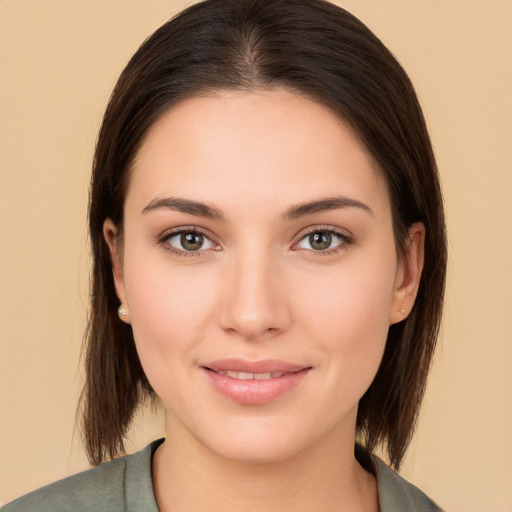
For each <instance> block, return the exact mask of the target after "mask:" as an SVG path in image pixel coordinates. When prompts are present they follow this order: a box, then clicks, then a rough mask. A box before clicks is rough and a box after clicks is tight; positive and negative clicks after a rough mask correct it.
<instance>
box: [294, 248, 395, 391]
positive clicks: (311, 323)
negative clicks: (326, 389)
mask: <svg viewBox="0 0 512 512" xmlns="http://www.w3.org/2000/svg"><path fill="white" fill-rule="evenodd" d="M395 266H396V264H395V260H394V259H393V258H391V257H390V258H387V261H386V258H381V264H379V263H375V262H373V264H370V262H368V264H358V265H347V266H346V267H340V268H339V269H338V270H336V271H331V272H330V273H329V276H328V279H325V280H320V283H321V282H324V283H325V284H326V286H319V285H318V284H319V281H318V279H315V280H311V281H310V282H309V283H308V282H307V281H306V282H305V283H304V286H303V289H302V290H301V291H300V292H299V293H298V294H297V297H300V299H299V300H300V304H297V306H296V309H297V310H300V311H302V314H300V318H301V322H302V323H303V324H304V325H305V328H306V329H307V332H308V335H307V338H308V339H310V340H315V345H316V346H317V347H321V348H322V352H323V353H324V354H329V356H330V357H329V361H328V364H329V367H330V368H329V371H330V376H331V379H333V380H339V381H340V383H341V385H342V386H348V387H350V386H354V387H355V388H357V390H356V393H360V394H362V393H364V391H366V388H367V387H368V386H369V384H370V383H371V381H372V380H373V377H374V376H375V373H376V372H377V369H378V367H379V364H380V361H381V359H382V355H383V352H384V348H385V345H386V339H387V334H388V330H389V310H390V307H391V301H392V297H393V289H394V269H395Z"/></svg>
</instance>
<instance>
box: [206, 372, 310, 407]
mask: <svg viewBox="0 0 512 512" xmlns="http://www.w3.org/2000/svg"><path fill="white" fill-rule="evenodd" d="M310 369H311V368H304V369H303V370H300V371H298V372H293V373H285V374H284V375H282V376H281V377H276V378H274V379H265V380H255V379H253V380H241V379H235V378H233V377H228V376H227V375H221V374H219V373H215V372H214V371H212V370H208V369H206V368H203V370H204V371H205V373H206V375H207V376H208V377H209V378H210V381H211V383H212V384H213V386H214V388H215V389H216V390H217V391H218V392H220V393H221V394H222V395H224V396H226V397H228V398H229V399H231V400H232V401H233V402H237V403H239V404H245V405H260V404H265V403H267V402H271V401H273V400H275V399H277V398H279V397H280V396H281V395H284V394H285V393H286V392H288V391H290V390H291V389H292V388H294V387H295V386H297V385H298V384H299V383H300V382H301V381H302V379H303V378H304V377H305V376H306V375H307V374H308V373H309V370H310Z"/></svg>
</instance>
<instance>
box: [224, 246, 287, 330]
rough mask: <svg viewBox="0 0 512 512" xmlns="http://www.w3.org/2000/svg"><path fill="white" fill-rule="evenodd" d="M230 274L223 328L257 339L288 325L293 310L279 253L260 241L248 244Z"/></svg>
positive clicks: (237, 256)
mask: <svg viewBox="0 0 512 512" xmlns="http://www.w3.org/2000/svg"><path fill="white" fill-rule="evenodd" d="M226 274H227V275H226V276H225V277H226V281H225V293H226V295H225V300H224V301H222V308H221V319H220V320H221V326H222V328H223V329H225V330H227V331H230V332H237V333H238V334H239V335H240V336H241V337H243V338H247V339H253V338H257V337H260V336H263V335H268V334H270V333H274V334H275V333H277V332H279V331H282V330H283V329H285V328H286V326H287V324H288V322H289V317H290V313H289V310H288V304H287V301H286V295H285V293H283V292H284V290H283V287H282V285H283V283H282V279H280V274H281V278H282V273H281V272H280V265H279V258H278V257H277V255H276V254H273V252H272V251H271V250H270V249H269V248H264V247H261V246H257V245H256V244H251V245H249V246H246V247H244V248H241V249H240V250H239V251H236V253H235V254H233V256H232V260H231V261H230V262H229V265H228V268H227V270H226Z"/></svg>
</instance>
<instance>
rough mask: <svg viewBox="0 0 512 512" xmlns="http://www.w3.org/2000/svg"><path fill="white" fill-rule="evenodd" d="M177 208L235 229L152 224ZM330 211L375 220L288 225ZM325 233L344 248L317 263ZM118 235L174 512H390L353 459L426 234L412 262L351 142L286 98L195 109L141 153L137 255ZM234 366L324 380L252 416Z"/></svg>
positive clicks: (159, 479)
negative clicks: (218, 369) (287, 368)
mask: <svg viewBox="0 0 512 512" xmlns="http://www.w3.org/2000/svg"><path fill="white" fill-rule="evenodd" d="M169 197H173V198H176V197H179V198H185V199H187V200H193V201H196V202H202V203H206V204H207V205H209V206H210V207H213V208H215V209H216V210H215V211H216V212H217V213H221V214H222V216H223V218H222V219H220V218H209V217H205V216H203V215H197V214H196V213H198V212H192V213H190V212H189V213H186V212H183V211H176V210H175V209H172V208H168V207H165V206H162V204H160V206H159V207H158V206H156V207H155V205H157V202H158V201H159V200H162V199H163V198H169ZM333 197H343V198H349V199H350V200H352V201H357V202H359V203H361V204H356V205H355V206H354V205H350V204H349V205H348V206H347V205H344V206H343V205H341V206H342V207H337V208H331V209H327V210H323V211H317V212H313V213H312V212H309V213H308V214H307V215H301V216H288V217H286V215H285V214H286V213H287V212H289V211H290V209H291V208H294V207H296V206H297V205H301V204H304V203H309V202H312V201H318V200H320V199H325V198H333ZM148 205H151V206H149V208H148ZM361 205H363V206H361ZM331 206H332V205H331ZM338 206H339V205H338ZM199 213H200V212H199ZM192 228H194V229H196V230H200V231H201V233H204V235H205V236H206V237H207V238H204V239H203V242H202V243H203V245H202V246H201V248H200V249H199V250H188V251H186V250H185V248H184V247H183V245H180V243H181V238H180V236H181V235H176V231H180V230H181V231H186V230H188V231H190V230H191V229H192ZM173 230H174V231H173ZM312 230H313V231H315V230H316V233H317V236H324V238H325V237H327V239H328V237H329V235H328V234H327V235H326V230H334V231H335V232H337V233H338V234H333V235H331V239H330V241H328V244H327V246H328V247H327V248H326V249H323V248H320V249H319V248H318V247H319V246H318V245H315V244H312V240H311V238H310V235H311V231H312ZM104 234H105V239H106V240H107V243H108V244H109V247H110V249H111V252H112V257H113V263H114V269H113V271H114V278H115V283H116V289H117V293H118V297H119V300H120V301H121V302H122V303H123V304H124V305H125V309H126V310H127V313H128V314H127V316H126V317H124V318H123V320H124V321H126V322H128V323H131V325H132V328H133V333H134V338H135V342H136V345H137V350H138V353H139V356H140V359H141V362H142V365H143V368H144V370H145V372H146V375H147V376H148V379H149V381H150V383H151V384H152V386H153V388H154V390H155V391H156V393H157V394H158V396H159V397H160V398H161V400H162V402H163V404H164V406H165V410H166V441H165V443H163V444H162V445H161V446H160V448H159V449H158V450H157V452H156V454H155V457H154V460H153V479H154V488H155V495H156V498H157V502H158V505H159V507H160V509H161V510H162V511H163V512H165V511H167V510H179V511H188V510H190V511H192V510H193V511H197V510H210V511H211V510H222V511H226V510H227V511H230V510H237V511H239V510H244V511H252V510H262V509H264V510H267V511H272V510H280V511H282V510H294V511H313V510H322V511H330V510H333V511H334V510H336V511H340V510H351V511H358V510H367V511H368V510H370V511H372V510H373V511H377V510H378V498H377V488H376V482H375V479H374V477H373V476H371V475H370V474H368V473H367V472H365V471H364V470H363V469H362V468H361V466H360V465H359V464H358V463H357V461H356V460H355V458H354V455H353V446H354V437H355V423H356V412H357V405H358V401H359V399H360V398H361V396H362V395H363V394H364V392H365V391H366V389H367V388H368V386H369V385H370V383H371V382H372V380H373V378H374V376H375V374H376V372H377V369H378V366H379V363H380V361H381V358H382V354H383V350H384V347H385V342H386V335H387V331H388V328H389V325H390V324H392V323H395V322H398V321H401V320H403V319H404V318H405V317H406V316H407V314H408V312H409V311H410V309H411V308H412V306H413V303H414V299H415V296H416V292H417V287H418V282H419V278H420V275H421V270H422V264H423V239H424V228H423V226H422V225H421V224H415V225H413V226H412V227H411V228H410V231H409V242H408V245H407V253H406V255H405V258H399V257H398V256H397V253H396V248H395V240H394V237H393V229H392V222H391V210H390V204H389V196H388V193H387V190H386V186H385V183H384V180H383V178H382V176H381V174H380V171H379V170H378V168H377V166H376V165H375V164H374V162H373V161H372V160H371V158H370V157H369V156H368V155H367V153H366V152H365V151H364V149H363V148H362V147H361V145H360V144H359V142H358V141H357V139H356V137H355V136H354V135H353V133H352V132H351V130H350V128H349V127H348V126H347V125H346V124H345V123H344V122H342V121H341V120H340V119H339V118H338V117H336V116H335V115H334V114H333V113H332V112H331V111H329V110H328V109H326V108H325V107H323V106H321V105H319V104H317V103H315V102H313V101H311V100H309V99H306V98H305V97H302V96H300V95H298V94H295V93H291V92H288V91H286V90H280V89H277V90H272V91H255V92H219V93H215V94H213V93H212V94H211V95H206V96H201V97H194V98H191V99H188V100H185V101H183V102H181V103H179V104H178V105H176V106H174V107H173V108H172V109H170V110H169V111H168V112H167V113H165V114H164V115H163V116H162V117H161V118H160V119H159V120H158V121H157V122H156V123H155V124H154V125H153V126H152V127H151V129H150V130H149V132H148V134H147V136H146V139H145V141H144V143H143V145H142V147H141V149H140V151H139V153H138V156H137V158H136V161H135V163H134V166H133V172H132V176H131V180H130V185H129V189H128V193H127V197H126V202H125V212H124V233H123V245H122V246H121V245H120V243H119V239H118V237H117V228H116V226H115V225H114V224H113V223H112V221H110V220H109V219H108V220H107V221H106V222H105V225H104ZM313 242H314V241H313ZM187 247H190V246H187ZM322 247H323V246H322ZM232 357H236V358H241V359H244V360H249V361H255V360H256V361H257V360H261V359H278V360H282V361H286V362H289V363H293V364H298V365H301V366H304V367H308V368H310V370H309V371H308V372H307V375H306V376H305V377H304V378H303V379H302V380H301V381H300V382H299V383H298V384H297V385H296V386H294V387H293V388H292V389H290V390H288V391H287V392H286V393H284V394H282V395H280V396H278V397H277V398H276V399H274V400H271V401H270V402H267V403H263V404H260V405H247V404H240V403H237V402H234V401H233V400H230V399H229V398H227V397H225V396H223V395H221V394H220V393H219V392H218V391H217V390H216V389H215V388H214V387H213V386H212V384H211V382H210V379H209V378H207V377H206V376H205V371H204V370H203V369H202V365H204V364H206V363H207V362H209V361H213V360H218V359H224V358H232ZM262 507H264V508H262Z"/></svg>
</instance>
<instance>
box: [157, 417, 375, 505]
mask: <svg viewBox="0 0 512 512" xmlns="http://www.w3.org/2000/svg"><path fill="white" fill-rule="evenodd" d="M177 430H178V429H177V428H176V427H175V426H174V428H173V429H172V431H170V430H169V429H167V432H168V436H167V440H166V441H165V442H164V443H163V444H162V445H161V446H160V447H159V448H158V450H157V451H156V453H155V456H154V460H153V481H154V488H155V495H156V499H157V503H158V506H159V509H160V511H161V512H171V511H172V512H189V511H190V512H192V511H197V510H209V511H210V512H215V511H217V510H218V511H222V512H232V511H233V512H234V511H236V512H238V511H240V510H244V512H253V511H258V512H259V511H261V510H265V512H274V511H276V512H277V511H279V512H282V511H283V510H293V511H294V512H311V511H316V510H322V511H325V512H330V511H333V512H334V511H336V512H343V511H351V512H359V511H361V512H363V511H368V512H376V511H377V510H378V498H377V486H376V481H375V479H374V477H373V476H372V475H370V474H369V473H367V472H366V471H365V470H364V469H363V468H362V467H361V466H360V465H359V464H358V463H357V461H356V459H355V457H354V437H353V434H352V437H351V438H349V439H348V440H346V441H344V440H343V439H341V440H340V438H342V437H343V436H340V432H338V431H333V432H331V433H329V434H328V435H327V436H326V437H325V438H324V439H322V440H320V441H319V442H318V443H317V444H316V445H315V446H313V447H308V448H306V449H304V450H302V451H301V452H299V453H296V454H294V455H293V456H291V457H288V458H286V459H285V460H279V461H273V462H265V463H258V464H254V463H246V462H240V461H236V460H230V459H226V458H224V457H222V456H220V455H218V454H216V453H213V452H212V451H210V450H209V449H208V448H206V447H205V446H204V445H202V444H201V443H200V442H199V441H198V440H197V439H195V438H192V437H191V436H190V435H189V433H188V432H185V431H184V429H183V431H182V432H177ZM184 437H185V439H184ZM187 437H188V439H187ZM345 437H346V436H345Z"/></svg>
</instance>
